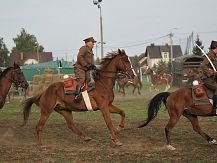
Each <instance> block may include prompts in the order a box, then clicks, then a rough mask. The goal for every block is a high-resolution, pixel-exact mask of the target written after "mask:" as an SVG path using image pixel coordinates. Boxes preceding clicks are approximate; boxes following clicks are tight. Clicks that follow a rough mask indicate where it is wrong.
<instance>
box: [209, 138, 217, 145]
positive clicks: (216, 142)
mask: <svg viewBox="0 0 217 163" xmlns="http://www.w3.org/2000/svg"><path fill="white" fill-rule="evenodd" d="M209 144H214V145H217V141H216V140H215V139H213V140H212V141H209Z"/></svg>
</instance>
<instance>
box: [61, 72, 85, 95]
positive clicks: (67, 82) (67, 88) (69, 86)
mask: <svg viewBox="0 0 217 163" xmlns="http://www.w3.org/2000/svg"><path fill="white" fill-rule="evenodd" d="M77 85H78V82H77V80H76V78H72V77H69V76H65V77H64V92H65V94H67V95H74V94H75V93H76V87H77ZM86 90H88V84H87V83H85V84H84V85H83V86H82V92H83V91H86Z"/></svg>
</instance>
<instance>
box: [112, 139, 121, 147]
mask: <svg viewBox="0 0 217 163" xmlns="http://www.w3.org/2000/svg"><path fill="white" fill-rule="evenodd" d="M112 143H113V144H114V145H115V146H122V145H123V143H121V142H120V141H119V140H112Z"/></svg>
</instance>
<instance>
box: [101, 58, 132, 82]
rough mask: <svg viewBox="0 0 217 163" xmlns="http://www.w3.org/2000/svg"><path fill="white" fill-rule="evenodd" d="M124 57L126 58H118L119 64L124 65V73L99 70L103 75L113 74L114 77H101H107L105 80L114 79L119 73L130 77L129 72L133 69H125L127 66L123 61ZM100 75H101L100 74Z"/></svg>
mask: <svg viewBox="0 0 217 163" xmlns="http://www.w3.org/2000/svg"><path fill="white" fill-rule="evenodd" d="M125 57H127V56H121V57H120V58H119V60H120V61H121V63H122V64H123V65H124V69H125V70H124V71H109V70H106V71H105V70H99V71H100V72H103V73H107V74H114V75H112V76H107V75H103V77H107V78H114V79H115V78H116V77H117V75H116V74H117V73H119V72H121V73H124V74H126V75H127V76H130V74H129V71H132V70H133V68H132V67H131V68H127V65H126V63H125V62H124V61H123V58H125ZM101 75H102V74H101Z"/></svg>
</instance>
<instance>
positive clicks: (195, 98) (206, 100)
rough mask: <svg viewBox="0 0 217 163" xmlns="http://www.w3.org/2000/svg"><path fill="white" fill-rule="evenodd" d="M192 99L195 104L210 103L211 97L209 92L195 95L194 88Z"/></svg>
mask: <svg viewBox="0 0 217 163" xmlns="http://www.w3.org/2000/svg"><path fill="white" fill-rule="evenodd" d="M192 99H193V104H194V105H208V104H211V103H210V99H209V98H208V96H207V94H204V96H201V97H198V96H196V95H195V93H194V91H193V90H192Z"/></svg>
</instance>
